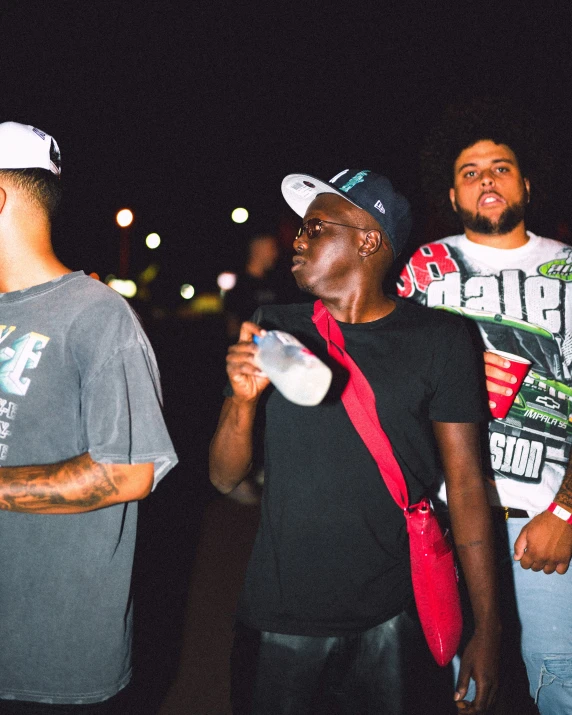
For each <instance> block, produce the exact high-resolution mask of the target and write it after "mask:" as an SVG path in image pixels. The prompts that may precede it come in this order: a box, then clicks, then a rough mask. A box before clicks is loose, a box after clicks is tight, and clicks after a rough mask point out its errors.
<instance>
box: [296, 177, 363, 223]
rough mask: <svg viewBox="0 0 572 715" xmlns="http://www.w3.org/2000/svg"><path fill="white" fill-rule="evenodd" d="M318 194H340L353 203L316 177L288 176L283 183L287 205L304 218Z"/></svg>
mask: <svg viewBox="0 0 572 715" xmlns="http://www.w3.org/2000/svg"><path fill="white" fill-rule="evenodd" d="M318 194H338V196H341V197H342V198H344V199H346V201H349V202H350V204H352V203H353V201H350V200H349V199H348V197H347V196H346V195H345V194H343V193H342V192H341V191H338V190H337V189H336V187H335V186H332V185H331V184H328V183H326V182H325V181H322V180H321V179H317V178H316V177H315V176H310V174H288V176H287V177H285V178H284V179H283V181H282V195H283V196H284V198H285V199H286V203H287V204H288V206H290V208H291V209H292V210H293V211H294V212H295V213H297V214H298V216H301V217H302V218H303V217H304V216H305V214H306V211H307V209H308V206H309V205H310V204H311V203H312V201H313V200H314V199H315V198H316V196H317V195H318ZM354 205H355V204H354Z"/></svg>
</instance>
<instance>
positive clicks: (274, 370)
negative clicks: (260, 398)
mask: <svg viewBox="0 0 572 715" xmlns="http://www.w3.org/2000/svg"><path fill="white" fill-rule="evenodd" d="M253 340H254V342H255V343H256V344H257V345H258V347H259V351H258V355H257V363H258V366H259V367H260V369H261V370H263V371H264V372H265V373H266V375H267V376H268V379H269V380H270V382H272V384H273V385H274V387H276V389H277V390H279V391H280V392H281V393H282V394H283V395H284V397H285V398H286V399H287V400H290V402H294V403H295V404H297V405H305V406H311V405H317V404H318V403H319V402H321V401H322V400H323V399H324V397H325V395H326V392H327V391H328V389H329V387H330V383H331V382H332V371H331V370H330V368H329V367H328V366H327V365H324V363H323V362H322V361H321V360H319V359H318V358H317V357H316V356H315V355H314V353H312V352H310V351H309V350H308V348H306V347H305V346H304V345H302V343H301V342H300V341H299V340H296V338H295V337H294V336H293V335H290V333H285V332H283V331H282V330H269V331H268V332H267V333H266V335H264V336H262V337H259V336H258V335H254V336H253Z"/></svg>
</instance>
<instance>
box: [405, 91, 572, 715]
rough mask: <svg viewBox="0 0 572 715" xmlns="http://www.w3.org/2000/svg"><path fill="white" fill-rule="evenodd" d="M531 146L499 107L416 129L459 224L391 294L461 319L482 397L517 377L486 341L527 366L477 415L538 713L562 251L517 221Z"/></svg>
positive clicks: (548, 598)
mask: <svg viewBox="0 0 572 715" xmlns="http://www.w3.org/2000/svg"><path fill="white" fill-rule="evenodd" d="M540 156H541V154H540V153H539V152H538V150H537V149H536V146H535V134H534V128H533V126H532V124H530V123H528V122H526V121H523V120H518V119H515V114H514V112H513V113H512V114H511V112H510V108H508V106H507V105H502V104H496V105H495V104H493V103H490V102H484V103H483V102H480V103H474V104H472V105H467V106H464V107H462V108H450V109H449V110H448V111H447V112H446V113H445V114H444V116H443V118H442V120H441V122H440V123H439V124H438V125H437V126H436V127H435V128H434V129H433V131H432V132H431V133H430V135H429V138H428V142H427V144H426V148H425V150H424V152H423V156H422V158H423V163H424V180H425V182H426V185H427V186H428V187H431V190H432V192H433V194H434V196H435V195H437V196H439V198H440V199H441V203H444V202H445V201H448V202H449V204H450V207H451V208H452V210H453V211H454V212H455V214H456V215H457V217H458V218H459V219H460V222H461V224H462V226H463V229H464V232H463V233H460V234H458V235H454V236H448V237H447V238H443V239H441V240H439V241H435V242H433V243H429V244H425V245H423V246H421V247H420V248H419V249H418V250H417V251H416V252H415V253H414V255H413V256H412V257H411V258H410V260H409V261H408V262H407V264H406V266H405V267H404V269H403V271H402V273H401V276H400V280H399V282H398V292H399V294H400V296H401V297H405V298H411V299H413V300H415V301H417V302H419V303H422V304H424V305H427V306H430V307H438V308H444V309H449V310H452V311H453V312H457V313H460V314H462V315H465V316H466V317H467V318H470V319H471V320H472V321H474V324H475V325H476V326H478V328H479V330H478V331H476V333H477V335H478V336H479V340H480V343H481V345H482V349H483V350H484V359H485V372H486V377H487V381H486V386H487V389H488V391H489V394H491V393H492V395H493V396H494V395H495V394H505V395H512V393H513V388H512V387H507V386H506V385H505V386H501V385H499V384H496V383H494V382H492V381H491V378H497V379H500V380H503V381H505V382H508V383H510V384H514V382H516V378H513V377H512V376H511V375H510V374H509V373H508V372H506V368H507V367H509V364H510V363H508V362H507V361H506V360H505V359H504V358H503V357H501V356H499V355H497V354H495V353H493V352H490V351H491V350H501V351H505V352H509V353H517V354H519V355H521V356H522V357H525V358H527V359H528V360H530V361H531V363H532V367H531V370H530V372H529V375H528V376H527V378H526V379H525V382H524V384H523V386H522V388H521V389H520V391H519V392H518V394H517V395H516V398H515V401H514V404H513V406H512V407H511V409H510V411H509V413H508V415H507V416H506V417H505V418H504V419H491V421H490V423H489V447H490V449H489V454H490V458H489V478H488V484H487V487H488V492H489V501H490V503H491V505H492V508H493V513H495V514H496V515H497V519H496V522H497V524H496V526H497V532H498V545H499V551H498V560H499V564H501V567H502V568H501V570H502V572H503V573H502V578H503V579H504V583H503V584H502V587H501V597H502V598H503V600H504V605H505V611H506V612H505V622H504V633H505V638H504V640H505V641H506V642H507V643H510V642H511V640H512V641H513V642H514V641H515V640H516V642H518V639H519V637H520V639H521V640H520V644H521V653H522V656H523V659H524V662H525V665H526V669H527V672H528V678H529V684H530V693H531V695H532V697H534V699H535V701H536V703H537V705H538V708H539V710H540V712H541V713H542V715H561V714H562V713H570V712H572V616H571V615H570V614H571V611H570V604H571V603H572V571H569V570H568V567H569V564H570V557H571V555H572V467H571V466H570V464H569V461H570V444H571V442H572V374H571V370H572V283H571V282H570V281H571V280H572V249H571V248H570V247H569V246H566V245H565V244H563V243H560V242H559V241H555V240H552V239H548V238H541V237H540V236H537V235H535V234H534V233H532V232H531V231H528V230H527V229H526V227H525V213H526V212H527V207H528V205H529V202H530V200H531V197H534V195H535V192H536V193H538V189H537V185H538V184H537V181H538V175H539V172H538V171H535V163H534V159H535V158H536V160H538V158H539V157H540ZM537 164H539V163H538V161H537ZM539 165H540V164H539ZM540 167H541V168H543V167H542V166H541V165H540ZM544 168H546V167H544ZM435 203H438V201H436V202H435ZM489 405H490V407H491V408H494V407H495V402H494V397H493V399H492V400H490V402H489ZM554 572H556V573H554ZM513 629H514V630H513Z"/></svg>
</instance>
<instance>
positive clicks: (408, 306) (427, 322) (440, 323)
mask: <svg viewBox="0 0 572 715" xmlns="http://www.w3.org/2000/svg"><path fill="white" fill-rule="evenodd" d="M396 300H397V301H398V308H399V311H400V317H401V318H402V319H403V320H406V321H407V322H408V323H409V324H410V325H411V326H412V327H417V328H422V329H423V330H424V331H427V332H429V333H430V332H431V331H433V330H439V331H444V332H451V331H452V332H456V331H458V330H460V329H461V330H462V329H463V326H464V321H463V319H462V318H461V317H460V316H458V315H453V314H452V313H450V312H449V311H448V310H440V309H439V306H436V307H433V308H428V307H427V306H425V305H420V304H419V303H414V302H413V301H410V300H405V299H403V298H397V299H396Z"/></svg>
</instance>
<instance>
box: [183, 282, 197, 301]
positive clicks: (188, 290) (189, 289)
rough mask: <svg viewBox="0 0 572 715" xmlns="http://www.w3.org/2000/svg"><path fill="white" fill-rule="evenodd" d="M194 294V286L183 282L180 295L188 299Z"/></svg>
mask: <svg viewBox="0 0 572 715" xmlns="http://www.w3.org/2000/svg"><path fill="white" fill-rule="evenodd" d="M194 294H195V287H194V286H192V285H191V284H190V283H183V285H182V286H181V296H182V297H183V298H184V299H185V300H190V299H191V298H192V297H193V296H194Z"/></svg>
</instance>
